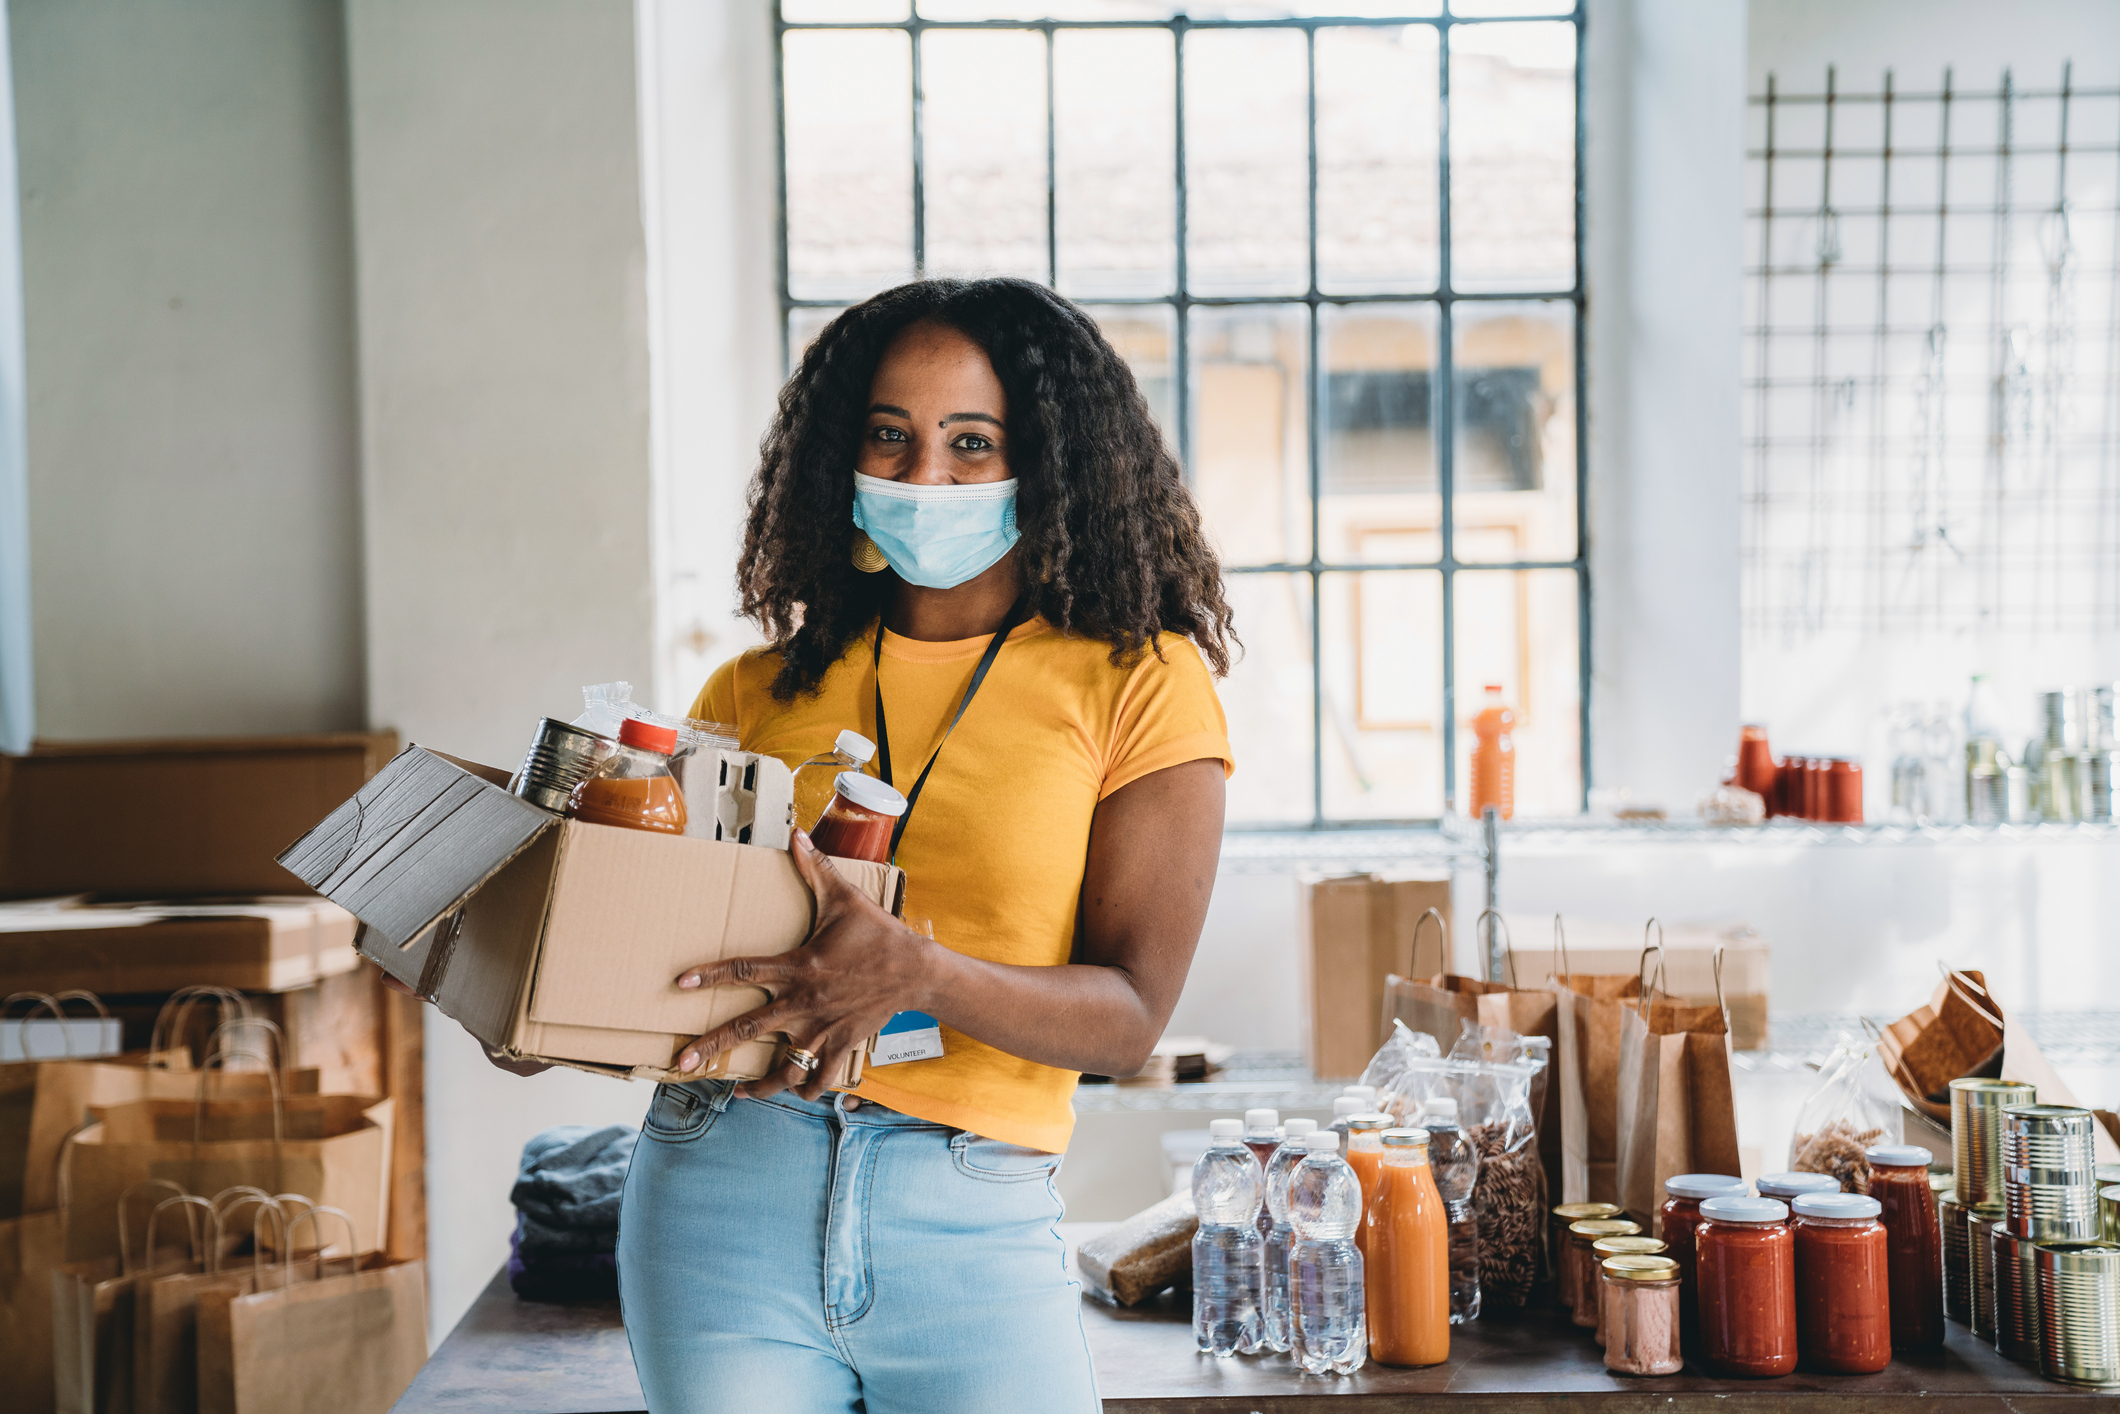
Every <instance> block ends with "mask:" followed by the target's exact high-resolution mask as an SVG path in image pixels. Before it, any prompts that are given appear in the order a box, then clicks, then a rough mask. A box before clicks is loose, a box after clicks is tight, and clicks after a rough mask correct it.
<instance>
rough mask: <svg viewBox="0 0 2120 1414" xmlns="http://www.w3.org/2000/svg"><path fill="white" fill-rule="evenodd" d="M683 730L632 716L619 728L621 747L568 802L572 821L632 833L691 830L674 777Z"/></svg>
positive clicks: (668, 833)
mask: <svg viewBox="0 0 2120 1414" xmlns="http://www.w3.org/2000/svg"><path fill="white" fill-rule="evenodd" d="M676 750H677V728H675V727H664V726H658V725H656V724H655V723H654V722H649V721H643V720H642V719H641V718H639V717H628V718H626V720H625V721H624V722H623V723H621V724H620V726H619V729H618V749H617V750H616V751H613V752H612V753H611V755H610V756H609V757H607V758H606V759H605V760H604V763H603V764H602V765H601V766H599V767H598V768H597V770H596V774H595V775H593V776H590V777H589V778H588V779H587V780H585V781H583V782H582V783H581V784H580V785H578V786H576V787H575V788H574V796H573V798H572V799H571V800H569V801H568V803H567V815H568V817H569V818H570V819H575V820H581V821H584V822H586V823H588V824H591V825H616V826H618V827H619V828H621V829H626V830H655V831H657V832H659V833H661V834H665V835H681V834H683V833H684V832H685V793H684V791H683V790H682V789H680V788H679V787H678V784H677V778H676V777H675V776H673V775H671V774H670V755H671V753H672V752H674V751H676Z"/></svg>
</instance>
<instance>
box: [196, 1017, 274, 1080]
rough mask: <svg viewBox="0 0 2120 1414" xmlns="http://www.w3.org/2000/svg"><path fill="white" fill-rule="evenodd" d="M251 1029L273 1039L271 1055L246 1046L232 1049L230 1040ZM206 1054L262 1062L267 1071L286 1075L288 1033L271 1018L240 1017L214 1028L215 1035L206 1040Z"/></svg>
mask: <svg viewBox="0 0 2120 1414" xmlns="http://www.w3.org/2000/svg"><path fill="white" fill-rule="evenodd" d="M251 1027H256V1028H257V1029H258V1030H260V1031H263V1032H265V1033H267V1034H268V1035H270V1036H271V1037H272V1054H271V1055H269V1056H265V1055H259V1054H258V1053H257V1052H255V1051H253V1050H251V1049H249V1048H248V1047H246V1046H240V1045H239V1046H235V1047H231V1046H230V1045H229V1038H231V1037H232V1036H234V1035H236V1034H237V1033H238V1032H239V1031H241V1030H247V1029H249V1028H251ZM206 1054H207V1055H209V1056H229V1057H232V1058H234V1059H237V1060H254V1061H262V1062H264V1065H265V1068H266V1069H267V1070H278V1071H281V1072H283V1073H284V1072H285V1071H286V1069H287V1033H286V1032H285V1031H282V1030H281V1029H280V1023H279V1022H277V1021H274V1020H273V1019H272V1018H271V1017H269V1016H238V1017H235V1018H233V1019H231V1020H228V1021H224V1022H222V1023H221V1024H220V1025H218V1026H216V1027H214V1029H213V1034H212V1035H210V1036H208V1037H207V1038H206ZM274 1061H278V1062H279V1064H278V1065H274V1064H273V1062H274ZM224 1068H225V1067H224Z"/></svg>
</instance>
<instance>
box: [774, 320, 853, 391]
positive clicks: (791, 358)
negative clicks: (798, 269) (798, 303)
mask: <svg viewBox="0 0 2120 1414" xmlns="http://www.w3.org/2000/svg"><path fill="white" fill-rule="evenodd" d="M845 313H846V309H845V307H844V306H842V307H840V308H838V309H814V308H811V309H791V310H789V311H788V373H789V375H790V376H792V375H793V374H794V372H795V369H796V366H797V365H799V364H800V363H801V362H802V356H803V354H804V353H805V352H806V351H807V350H808V349H809V347H810V345H811V344H812V343H814V342H816V339H817V336H818V335H819V334H822V333H823V332H824V326H825V325H827V324H829V323H831V322H832V321H833V320H835V319H837V318H838V317H839V316H840V315H842V314H845Z"/></svg>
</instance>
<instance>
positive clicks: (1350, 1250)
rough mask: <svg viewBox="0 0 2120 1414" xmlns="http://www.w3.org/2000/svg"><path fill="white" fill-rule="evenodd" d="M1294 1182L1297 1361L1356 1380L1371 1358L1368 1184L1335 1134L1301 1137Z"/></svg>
mask: <svg viewBox="0 0 2120 1414" xmlns="http://www.w3.org/2000/svg"><path fill="white" fill-rule="evenodd" d="M1303 1146H1304V1151H1305V1152H1304V1155H1303V1162H1302V1163H1300V1164H1298V1165H1297V1166H1296V1170H1295V1172H1294V1173H1293V1174H1292V1175H1291V1176H1290V1177H1289V1180H1288V1224H1289V1227H1290V1229H1291V1230H1292V1231H1293V1234H1294V1238H1293V1240H1292V1241H1291V1243H1290V1244H1289V1249H1288V1328H1289V1338H1290V1343H1291V1347H1292V1350H1293V1353H1294V1355H1295V1359H1296V1364H1297V1365H1298V1366H1300V1367H1301V1368H1302V1369H1304V1370H1305V1371H1307V1372H1309V1373H1310V1374H1313V1375H1325V1374H1333V1375H1351V1374H1353V1373H1354V1372H1355V1371H1356V1370H1359V1369H1361V1368H1362V1366H1363V1365H1364V1364H1366V1363H1367V1362H1368V1360H1369V1322H1368V1317H1367V1314H1366V1313H1365V1311H1364V1310H1363V1296H1362V1253H1361V1250H1360V1248H1358V1247H1357V1246H1356V1245H1355V1240H1354V1239H1355V1234H1356V1233H1357V1232H1358V1231H1360V1229H1361V1226H1362V1185H1361V1181H1360V1180H1359V1179H1357V1178H1356V1177H1355V1174H1354V1170H1353V1169H1351V1168H1349V1167H1348V1166H1347V1163H1346V1161H1345V1160H1343V1159H1342V1158H1341V1157H1340V1156H1339V1154H1338V1153H1337V1152H1336V1151H1337V1150H1338V1149H1339V1147H1340V1136H1339V1135H1337V1134H1335V1133H1333V1132H1332V1131H1331V1130H1329V1129H1321V1130H1318V1131H1317V1132H1316V1133H1314V1134H1308V1135H1305V1136H1304V1138H1303Z"/></svg>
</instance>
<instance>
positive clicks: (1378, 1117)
mask: <svg viewBox="0 0 2120 1414" xmlns="http://www.w3.org/2000/svg"><path fill="white" fill-rule="evenodd" d="M1397 1124H1398V1121H1397V1120H1395V1119H1393V1118H1392V1117H1391V1116H1390V1115H1387V1114H1361V1115H1349V1116H1347V1132H1348V1133H1350V1134H1352V1133H1354V1132H1355V1131H1356V1130H1361V1131H1363V1132H1365V1133H1366V1132H1367V1131H1369V1130H1372V1129H1378V1130H1382V1129H1390V1128H1392V1127H1394V1126H1395V1125H1397Z"/></svg>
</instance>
